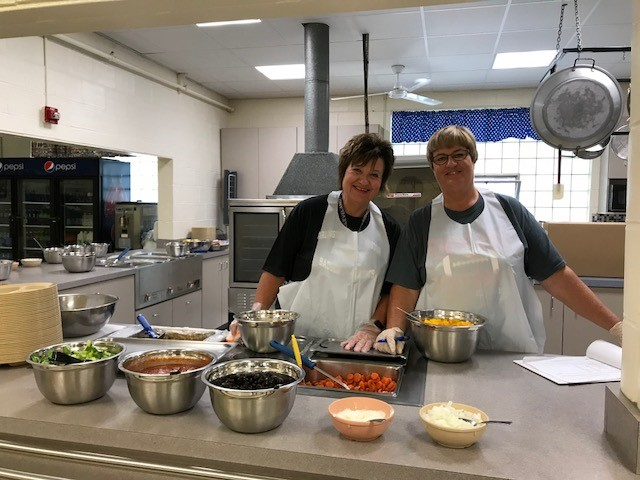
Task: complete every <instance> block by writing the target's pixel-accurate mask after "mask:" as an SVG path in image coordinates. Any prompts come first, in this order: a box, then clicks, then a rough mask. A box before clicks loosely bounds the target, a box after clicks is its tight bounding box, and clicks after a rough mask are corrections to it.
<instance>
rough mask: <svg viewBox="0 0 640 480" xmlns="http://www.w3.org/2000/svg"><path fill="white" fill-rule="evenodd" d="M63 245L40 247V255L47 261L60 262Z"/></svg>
mask: <svg viewBox="0 0 640 480" xmlns="http://www.w3.org/2000/svg"><path fill="white" fill-rule="evenodd" d="M63 253H64V248H63V247H47V248H44V249H42V256H43V257H44V261H45V262H47V263H62V254H63Z"/></svg>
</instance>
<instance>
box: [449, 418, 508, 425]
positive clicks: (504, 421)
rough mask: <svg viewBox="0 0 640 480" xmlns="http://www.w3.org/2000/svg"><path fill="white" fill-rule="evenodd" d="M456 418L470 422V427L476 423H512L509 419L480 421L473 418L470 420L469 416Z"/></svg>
mask: <svg viewBox="0 0 640 480" xmlns="http://www.w3.org/2000/svg"><path fill="white" fill-rule="evenodd" d="M458 418H459V419H460V420H464V421H465V422H468V423H470V424H471V426H472V427H475V426H476V425H482V424H483V423H504V424H505V425H511V424H512V423H513V422H512V421H511V420H483V421H481V422H476V421H475V420H471V419H470V418H462V417H458Z"/></svg>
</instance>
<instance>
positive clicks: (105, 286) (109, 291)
mask: <svg viewBox="0 0 640 480" xmlns="http://www.w3.org/2000/svg"><path fill="white" fill-rule="evenodd" d="M134 278H135V277H134V275H133V274H132V275H129V276H126V277H121V278H115V279H112V280H106V281H104V282H98V283H91V284H89V285H83V286H82V287H75V288H69V289H67V290H61V291H59V292H58V293H69V294H70V293H82V294H88V293H104V294H106V295H115V296H116V297H118V302H117V303H116V308H115V310H114V312H113V316H112V317H111V319H110V320H109V323H136V317H135V298H134V288H135V281H134Z"/></svg>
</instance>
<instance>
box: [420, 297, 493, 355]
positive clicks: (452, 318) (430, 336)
mask: <svg viewBox="0 0 640 480" xmlns="http://www.w3.org/2000/svg"><path fill="white" fill-rule="evenodd" d="M407 319H408V320H409V322H410V325H411V337H412V338H413V339H414V341H415V343H416V346H417V347H418V350H419V351H420V353H421V354H422V356H423V357H425V358H427V359H429V360H435V361H437V362H446V363H454V362H464V361H465V360H468V359H469V358H470V357H471V356H472V355H473V354H474V352H475V351H476V348H477V346H478V333H479V330H480V329H481V328H482V327H483V326H484V324H485V319H484V318H482V317H481V316H480V315H476V314H474V313H470V312H462V311H458V310H440V309H433V310H415V311H413V312H411V314H410V315H407Z"/></svg>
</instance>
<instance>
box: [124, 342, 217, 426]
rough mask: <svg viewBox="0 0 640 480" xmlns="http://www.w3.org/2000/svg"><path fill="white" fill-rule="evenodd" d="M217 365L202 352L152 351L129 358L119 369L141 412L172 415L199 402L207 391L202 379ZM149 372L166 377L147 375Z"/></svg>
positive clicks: (189, 350) (126, 358)
mask: <svg viewBox="0 0 640 480" xmlns="http://www.w3.org/2000/svg"><path fill="white" fill-rule="evenodd" d="M215 361H216V356H215V355H214V354H212V353H209V352H205V351H200V350H191V349H169V350H151V351H147V352H134V353H131V354H129V355H127V356H126V357H124V358H123V359H122V360H121V361H120V364H119V365H118V368H119V369H120V370H121V371H122V372H123V373H124V376H125V377H126V379H127V386H128V388H129V393H130V394H131V398H133V401H134V402H136V404H137V405H138V406H139V407H140V408H141V409H142V410H144V411H145V412H148V413H153V414H156V415H169V414H172V413H178V412H183V411H185V410H188V409H190V408H192V407H193V406H194V405H195V404H196V403H197V402H198V400H200V398H201V397H202V394H203V393H204V391H205V384H204V383H203V382H202V380H201V379H200V376H201V374H202V372H203V370H204V369H205V368H207V367H209V366H211V365H213V363H215ZM149 369H157V370H158V371H160V372H164V373H145V372H148V371H149ZM187 369H188V370H187ZM181 370H187V371H181Z"/></svg>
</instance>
